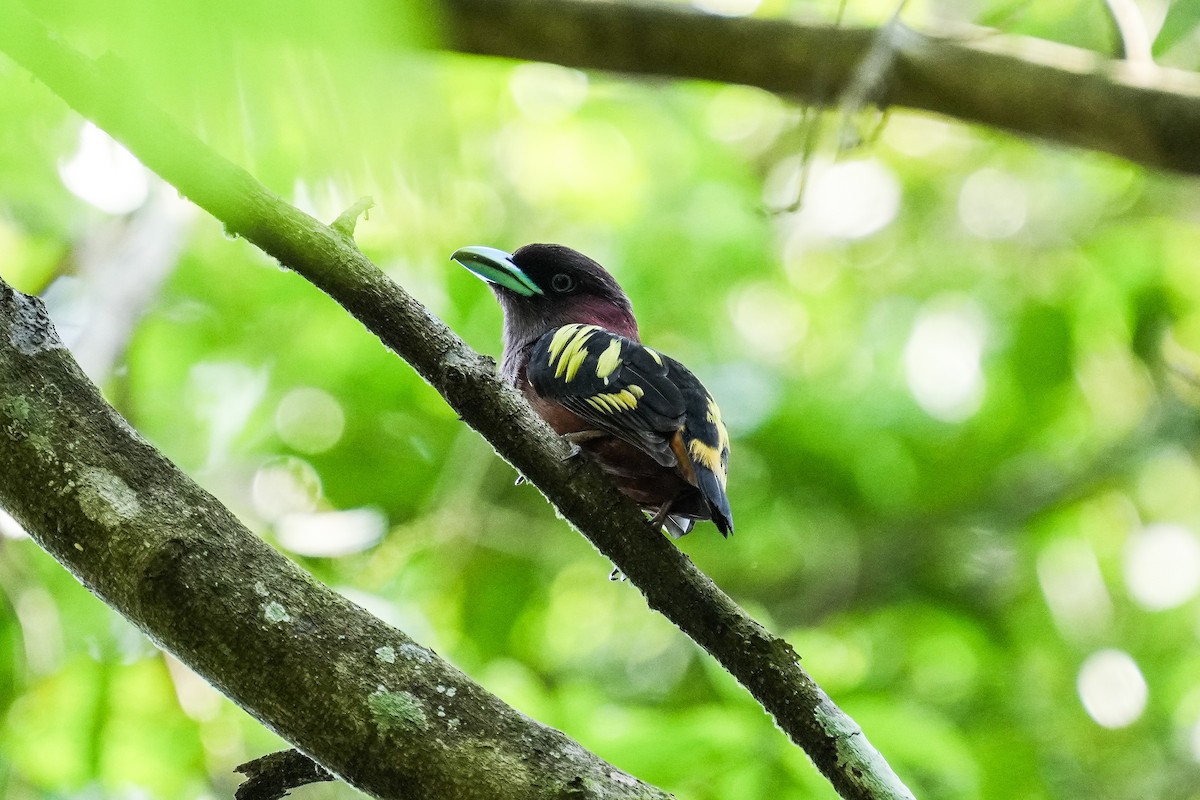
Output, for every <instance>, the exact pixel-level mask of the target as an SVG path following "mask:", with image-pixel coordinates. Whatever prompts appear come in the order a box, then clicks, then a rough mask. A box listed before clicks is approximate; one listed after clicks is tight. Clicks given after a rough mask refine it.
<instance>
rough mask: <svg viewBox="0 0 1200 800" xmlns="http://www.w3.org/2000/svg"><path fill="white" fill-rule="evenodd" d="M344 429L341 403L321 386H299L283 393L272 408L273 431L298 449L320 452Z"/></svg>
mask: <svg viewBox="0 0 1200 800" xmlns="http://www.w3.org/2000/svg"><path fill="white" fill-rule="evenodd" d="M345 429H346V415H345V413H344V412H343V411H342V405H341V403H339V402H338V401H337V399H336V398H334V396H333V395H331V394H330V393H329V392H326V391H324V390H323V389H317V388H315V387H312V386H301V387H299V388H297V389H293V390H291V391H290V392H288V393H287V394H285V395H284V396H283V399H282V400H280V401H279V405H278V407H276V409H275V431H276V432H277V433H278V434H279V438H280V439H282V440H283V441H284V443H286V444H287V445H288V446H289V447H291V448H293V449H295V450H299V451H300V452H301V453H323V452H325V451H326V450H328V449H329V448H331V447H333V446H334V445H335V444H337V443H338V440H339V439H341V438H342V432H343V431H344V430H345Z"/></svg>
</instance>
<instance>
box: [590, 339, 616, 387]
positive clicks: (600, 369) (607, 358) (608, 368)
mask: <svg viewBox="0 0 1200 800" xmlns="http://www.w3.org/2000/svg"><path fill="white" fill-rule="evenodd" d="M619 366H621V340H620V339H613V340H612V341H611V342H609V343H608V347H607V348H606V349H605V351H604V352H603V353H601V354H600V358H598V359H596V377H597V378H603V379H604V383H605V385H607V384H608V376H609V375H612V374H613V371H614V370H616V368H617V367H619Z"/></svg>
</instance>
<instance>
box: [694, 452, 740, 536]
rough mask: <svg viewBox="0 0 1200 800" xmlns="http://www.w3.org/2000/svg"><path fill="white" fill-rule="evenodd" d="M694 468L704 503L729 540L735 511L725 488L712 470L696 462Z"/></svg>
mask: <svg viewBox="0 0 1200 800" xmlns="http://www.w3.org/2000/svg"><path fill="white" fill-rule="evenodd" d="M693 467H694V468H695V470H696V482H697V483H698V484H699V486H700V493H701V494H702V495H704V502H706V503H707V504H708V510H709V512H710V513H711V514H712V521H713V524H714V525H716V526H717V530H719V531H720V532H721V535H722V536H724V537H726V538H728V537H729V536H730V535H731V534H732V533H733V511H732V510H731V509H730V508H729V497H728V495H726V494H725V487H724V486H722V485H721V482H720V481H719V480H717V476H716V475H715V474H714V473H713V471H712V470H710V469H708V468H707V467H705V466H704V465H702V464H696V463H694V462H693Z"/></svg>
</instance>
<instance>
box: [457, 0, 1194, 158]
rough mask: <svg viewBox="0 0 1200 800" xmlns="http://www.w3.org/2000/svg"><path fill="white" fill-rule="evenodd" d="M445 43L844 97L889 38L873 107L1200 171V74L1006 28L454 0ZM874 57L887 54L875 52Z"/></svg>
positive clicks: (547, 0)
mask: <svg viewBox="0 0 1200 800" xmlns="http://www.w3.org/2000/svg"><path fill="white" fill-rule="evenodd" d="M442 5H443V7H444V9H445V12H446V28H445V31H446V32H445V36H446V45H447V46H448V47H450V48H452V49H457V50H461V51H463V52H467V53H478V54H485V55H494V56H505V57H508V58H519V59H529V60H533V61H549V62H553V63H556V64H562V65H565V66H569V67H578V68H582V69H601V70H612V71H616V72H625V73H632V74H640V75H664V76H671V77H676V78H699V79H703V80H710V81H722V82H729V83H742V84H747V85H750V86H758V87H760V88H763V89H766V90H768V91H771V92H776V93H779V94H782V95H787V96H792V97H797V98H801V99H804V100H806V101H808V102H813V103H821V104H828V105H837V104H838V103H839V99H840V98H841V97H842V95H843V93H844V92H845V91H846V90H847V88H848V87H851V86H853V85H855V83H856V82H858V83H860V84H862V83H863V82H862V81H861V80H860V79H861V75H860V70H861V65H863V64H864V63H867V62H868V58H867V55H868V53H869V52H870V51H871V50H872V48H873V47H877V46H878V43H879V42H880V37H884V39H883V42H882V44H883V47H884V48H886V49H887V51H888V55H889V56H890V57H889V58H886V59H882V63H883V65H884V66H885V67H886V69H885V70H884V71H883V72H881V73H880V74H873V75H870V76H868V78H869V79H868V80H867V81H866V82H865V85H866V87H867V88H869V89H870V92H869V95H868V96H866V97H864V98H861V100H862V101H863V102H866V103H873V104H877V105H879V106H882V107H887V106H908V107H911V108H917V109H923V110H927V111H934V112H937V113H939V114H945V115H947V116H951V117H956V118H958V119H961V120H965V121H967V122H978V123H982V124H985V125H992V126H995V127H997V128H1003V129H1005V130H1009V131H1013V132H1015V133H1020V134H1027V135H1032V136H1037V137H1040V138H1043V139H1047V140H1050V141H1056V142H1062V143H1065V144H1071V145H1075V146H1077V147H1084V148H1089V149H1093V150H1102V151H1104V152H1107V153H1113V154H1115V155H1118V156H1122V157H1124V158H1127V159H1129V160H1130V161H1136V162H1138V163H1141V164H1145V165H1147V166H1152V167H1165V168H1167V169H1172V170H1178V171H1181V172H1189V173H1194V174H1195V173H1200V147H1198V146H1197V144H1196V143H1197V142H1200V76H1198V75H1195V74H1193V73H1189V72H1183V71H1180V70H1171V69H1162V68H1158V67H1155V66H1153V65H1149V64H1130V63H1128V62H1123V61H1113V60H1110V59H1107V58H1105V57H1103V56H1101V55H1099V54H1097V53H1093V52H1091V51H1087V50H1080V49H1078V48H1074V47H1068V46H1066V45H1061V44H1056V43H1054V42H1047V41H1041V40H1034V39H1024V38H1016V37H1005V36H1001V35H998V34H996V33H995V32H994V31H983V30H978V29H974V30H970V31H967V32H964V33H963V34H962V35H960V36H957V37H954V36H931V35H926V34H922V33H918V32H916V31H913V30H911V29H909V28H906V27H904V26H903V25H899V24H896V25H891V26H887V27H884V28H880V29H878V30H876V29H865V28H836V27H832V26H827V25H815V24H807V23H803V22H796V21H791V20H781V19H759V18H745V19H741V18H732V19H731V18H727V17H719V16H714V15H712V14H705V13H703V12H700V11H696V10H695V9H692V8H690V7H687V6H684V5H666V4H643V3H628V2H615V1H614V0H442ZM876 63H880V62H879V61H877V62H876Z"/></svg>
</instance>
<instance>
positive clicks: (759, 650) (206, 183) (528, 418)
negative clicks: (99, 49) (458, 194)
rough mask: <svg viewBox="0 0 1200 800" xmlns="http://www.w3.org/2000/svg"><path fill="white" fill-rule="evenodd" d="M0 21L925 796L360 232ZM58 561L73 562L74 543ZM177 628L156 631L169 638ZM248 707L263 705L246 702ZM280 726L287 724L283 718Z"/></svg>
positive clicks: (665, 607)
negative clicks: (309, 207) (369, 247)
mask: <svg viewBox="0 0 1200 800" xmlns="http://www.w3.org/2000/svg"><path fill="white" fill-rule="evenodd" d="M0 15H3V17H4V19H5V25H3V26H0V51H4V52H6V53H7V54H8V55H10V56H11V57H12V58H13V59H14V60H16V61H17V62H18V63H20V64H22V65H23V66H24V67H25V68H26V69H28V70H29V71H30V72H32V73H33V74H34V75H35V76H36V77H38V78H39V79H40V80H42V81H43V82H44V83H45V84H47V85H48V86H49V87H50V88H51V89H52V90H53V91H55V92H56V93H57V94H58V95H59V96H61V97H62V98H63V99H64V100H66V101H67V102H68V103H69V104H70V105H72V106H73V107H74V108H75V109H76V110H78V111H79V112H80V113H81V114H83V115H84V116H86V117H88V118H89V119H91V120H92V121H94V122H95V123H96V124H98V125H99V126H100V127H102V128H104V129H105V130H107V131H108V132H109V133H110V134H111V135H112V136H114V137H115V138H116V139H118V140H120V141H121V142H122V143H123V144H124V145H125V146H126V147H128V148H129V149H130V151H132V152H133V153H134V154H135V155H137V156H138V157H139V158H140V159H141V160H142V162H143V163H145V164H146V165H147V166H148V167H150V168H151V169H153V170H154V171H155V172H157V173H158V174H159V175H161V176H162V177H163V178H165V179H166V180H167V181H168V182H170V183H172V184H174V185H175V186H176V188H178V189H179V190H180V191H181V192H182V193H183V194H185V195H186V196H188V197H189V198H191V199H192V200H193V201H194V202H195V203H197V204H198V205H200V206H201V207H203V208H205V209H206V210H207V211H209V213H211V214H212V215H213V216H215V217H216V218H217V219H219V220H220V221H221V222H222V223H224V225H225V227H226V229H227V230H228V231H230V232H232V233H234V234H237V235H240V236H243V237H245V238H246V239H248V240H249V241H251V242H253V243H254V244H256V245H257V246H259V247H260V248H262V249H263V250H264V251H265V252H267V253H269V254H270V255H272V256H273V257H275V258H276V259H278V260H279V261H280V263H282V264H284V265H286V266H287V267H289V268H291V269H293V270H295V271H296V272H297V273H299V274H300V275H302V276H303V277H305V278H306V279H308V280H309V281H311V282H312V283H313V284H314V285H316V286H317V287H319V288H320V289H322V290H323V291H325V292H326V293H327V294H329V295H330V296H331V297H332V298H333V299H334V300H336V301H337V302H338V303H340V304H341V305H342V306H343V307H344V308H345V309H346V310H347V311H349V312H350V313H351V314H352V315H354V316H355V317H356V318H357V319H358V320H359V321H361V322H362V323H363V324H364V325H365V326H366V327H367V328H368V329H369V330H370V331H371V332H372V333H374V334H375V335H376V336H378V337H379V338H380V340H381V341H382V342H383V343H384V344H385V345H386V346H388V347H389V348H391V349H392V350H393V351H395V352H396V353H397V354H398V355H400V356H401V357H402V358H403V359H404V360H405V361H407V362H408V363H409V364H410V365H412V367H413V368H414V369H416V370H417V372H418V373H419V374H420V375H421V376H422V377H424V378H425V379H426V380H427V381H429V382H430V383H431V384H432V385H433V386H434V387H435V388H436V389H437V390H438V391H439V392H440V393H441V394H442V396H443V397H444V398H445V399H446V401H447V403H449V405H450V406H451V407H452V408H453V409H454V410H455V411H457V412H458V414H459V415H460V416H461V417H462V418H463V420H464V421H465V422H467V424H469V425H470V426H471V427H473V428H475V429H476V430H477V431H479V432H480V433H481V434H482V435H483V436H484V437H485V438H486V439H487V440H488V441H489V442H490V443H491V444H492V446H493V447H494V448H495V449H496V451H497V452H498V453H499V454H500V455H501V456H502V457H503V458H505V459H506V460H507V461H509V462H510V463H511V464H512V465H513V466H514V467H516V468H517V470H518V471H520V472H521V473H522V474H523V475H525V476H526V478H528V479H529V480H530V481H531V482H532V483H534V484H535V485H536V486H537V487H538V488H539V489H540V490H541V491H542V492H543V493H544V494H545V495H546V496H547V498H548V499H549V500H550V501H551V502H552V503H553V504H554V505H555V506H556V507H557V508H558V510H559V511H560V513H561V514H562V515H563V516H564V517H565V518H566V519H567V520H569V521H570V522H571V523H572V524H573V525H574V526H576V527H577V528H578V529H579V530H580V531H581V532H582V533H583V534H584V535H585V536H586V537H587V538H588V539H589V540H590V541H591V542H592V544H593V545H595V547H596V548H597V549H599V550H600V551H601V552H602V553H603V554H604V555H606V556H608V557H609V558H610V559H611V560H612V561H613V562H614V563H615V564H616V566H617V567H618V568H619V569H620V570H621V571H622V572H623V573H624V574H625V575H626V576H627V577H628V578H629V580H630V581H631V582H632V583H633V584H634V585H635V586H636V587H637V588H638V589H639V590H640V591H641V592H642V594H643V595H644V596H645V598H646V602H647V603H648V605H649V606H650V607H651V608H653V609H655V610H658V611H660V612H661V613H662V614H663V615H664V616H666V617H667V618H668V619H670V620H671V621H672V622H673V623H675V624H676V625H677V626H678V627H679V628H680V629H681V630H683V631H684V632H685V633H686V634H687V635H688V636H690V637H691V638H692V639H693V640H694V641H696V642H697V643H698V644H699V645H700V646H701V647H703V648H704V649H705V650H706V651H708V652H709V653H710V654H711V655H712V656H713V657H714V658H716V659H717V661H718V662H720V664H721V665H722V666H723V667H724V668H725V669H726V670H728V671H729V672H730V673H731V674H732V675H733V676H734V677H735V678H736V679H737V680H738V681H740V682H741V683H742V685H743V686H745V687H746V688H747V689H748V690H749V691H750V692H751V694H753V695H754V697H755V698H756V699H757V700H758V701H759V702H760V703H761V704H762V705H763V707H764V708H766V709H767V710H768V711H769V712H770V713H771V714H772V715H773V716H774V718H775V720H776V721H777V723H778V724H779V726H780V727H781V728H782V729H783V730H784V731H785V732H786V733H787V734H788V735H789V736H790V737H791V738H792V740H793V741H795V742H796V743H797V744H799V745H800V746H801V747H803V748H804V750H805V751H806V752H807V753H808V755H809V756H810V757H811V758H812V760H813V762H814V763H815V764H816V765H817V767H818V768H819V769H820V770H821V771H822V772H823V773H824V774H825V775H826V777H827V778H828V779H829V780H830V782H831V783H832V784H833V786H834V787H835V788H836V789H837V791H838V792H839V793H840V794H841V795H842V796H844V797H847V798H885V797H886V798H900V797H911V795H910V793H909V792H908V790H907V789H906V788H905V787H904V785H903V784H902V783H901V782H900V780H899V779H898V778H897V777H896V775H895V774H894V773H893V772H892V770H891V768H890V767H889V766H888V764H887V763H886V761H885V760H884V759H883V757H882V756H881V755H880V754H879V753H878V752H877V751H876V750H875V749H874V748H873V747H872V746H871V745H870V744H869V742H868V741H867V739H866V737H865V736H864V735H863V734H862V731H861V729H860V728H859V727H858V725H857V724H856V723H855V722H854V721H853V720H852V719H850V718H849V717H848V716H846V715H845V714H844V713H843V712H842V711H841V710H840V709H839V708H838V707H837V706H836V705H835V704H834V703H833V702H832V701H831V700H830V699H829V697H828V696H827V695H826V694H825V693H824V691H822V690H821V688H820V687H819V686H818V685H817V684H816V683H815V682H814V681H813V680H812V678H811V677H810V676H809V675H808V674H807V673H806V672H805V671H804V670H803V669H802V668H801V666H800V663H799V658H798V657H797V655H796V654H795V652H794V651H793V650H792V648H791V647H790V646H789V645H788V644H787V643H786V642H784V641H782V640H781V639H778V638H776V637H775V636H773V635H771V634H770V633H769V632H767V631H766V630H765V629H763V627H762V626H761V625H759V624H758V623H757V622H756V621H754V620H753V619H752V618H751V617H749V616H748V615H747V614H746V613H745V612H744V611H743V610H742V609H741V608H740V607H739V606H738V605H737V604H736V603H734V602H733V601H732V600H731V599H730V598H729V597H728V596H727V595H726V594H724V593H723V592H722V591H721V590H720V589H718V588H717V587H716V586H715V585H714V584H713V583H712V581H711V580H710V579H709V578H708V577H707V576H706V575H704V574H703V573H702V572H700V571H699V570H698V569H697V568H696V567H695V566H694V565H693V564H692V563H691V562H690V561H689V560H688V559H687V558H686V556H684V555H683V554H682V553H681V552H680V551H679V550H678V549H676V548H675V547H674V546H673V545H672V544H670V542H668V541H667V540H666V539H665V537H663V536H661V535H659V534H658V533H657V532H654V531H653V530H652V529H651V528H650V527H649V526H648V525H647V524H646V522H645V520H644V518H643V516H642V514H641V513H640V512H639V511H638V510H637V508H636V507H634V506H633V505H632V504H631V503H630V502H628V501H627V500H626V499H625V498H624V497H623V495H621V494H620V493H619V492H618V491H617V490H616V489H615V487H613V485H612V484H611V483H609V482H608V480H607V479H605V478H604V477H603V475H602V474H601V473H600V471H599V470H598V469H597V468H595V466H594V465H591V464H586V463H579V461H578V460H577V459H576V460H571V461H564V458H563V457H564V456H565V455H566V454H567V452H568V451H567V447H566V446H565V445H564V444H563V442H562V441H560V440H559V438H558V437H557V436H555V435H554V433H553V432H552V431H551V430H550V429H549V427H548V426H546V425H545V423H543V422H542V421H541V419H539V418H538V417H537V416H535V415H534V414H533V412H532V411H531V410H530V408H529V407H528V405H526V403H525V402H524V400H523V399H522V398H521V397H520V396H519V395H518V394H517V393H516V392H515V390H513V389H511V388H510V387H508V386H506V385H504V384H502V383H501V382H500V381H498V380H497V379H496V378H495V376H494V374H493V372H494V365H493V364H492V362H491V361H490V360H488V359H485V358H483V357H481V356H480V355H478V354H476V353H475V352H473V351H472V350H471V349H470V348H468V347H467V346H466V344H464V343H463V342H462V340H461V339H459V338H458V337H457V336H455V335H454V333H453V332H452V331H450V330H449V329H448V328H446V326H445V325H444V324H443V323H442V322H441V321H440V320H438V319H437V318H436V317H434V316H433V315H432V314H430V313H429V312H428V311H427V310H426V309H425V308H423V307H422V306H421V305H420V304H419V303H417V302H416V300H414V299H413V298H412V297H411V296H409V295H408V294H407V293H406V292H405V291H404V290H403V289H402V288H401V287H400V286H398V285H397V284H395V283H394V282H393V281H391V280H390V279H389V278H387V276H385V275H384V274H383V273H382V272H380V271H379V270H378V269H377V268H376V267H375V266H374V265H373V264H372V263H371V262H370V261H369V260H368V259H367V258H366V257H365V256H364V255H363V254H362V253H361V252H360V251H359V250H358V248H357V247H356V246H355V245H354V242H353V240H352V239H351V238H350V237H349V236H348V235H346V234H345V233H344V232H343V231H342V230H334V229H332V228H330V227H328V226H325V225H322V224H321V223H319V222H317V221H316V220H314V219H312V218H311V217H309V216H307V215H305V214H304V213H302V212H300V211H299V210H297V209H295V208H293V207H291V206H289V205H288V204H286V203H284V202H283V201H282V200H281V199H280V198H279V197H278V196H276V195H274V194H273V193H271V192H270V191H269V190H267V189H266V188H265V187H263V186H262V185H260V184H259V183H258V182H256V181H255V180H254V179H253V178H252V177H251V176H250V175H249V174H248V173H246V172H245V171H244V170H242V169H240V168H238V167H236V166H234V165H233V164H231V163H230V162H228V161H227V160H225V159H224V158H222V157H221V156H219V155H218V154H217V153H215V152H214V151H213V150H211V149H210V148H208V147H207V146H206V145H205V144H203V143H202V142H201V141H200V140H198V139H197V138H196V137H195V136H193V135H192V134H190V133H188V132H185V131H183V130H182V129H180V128H179V127H178V126H177V125H176V124H175V123H174V121H173V120H171V119H170V118H169V117H167V116H166V115H165V114H164V113H163V112H161V111H160V110H158V109H157V108H156V106H155V105H154V103H153V102H152V101H151V100H150V98H148V97H147V96H146V94H145V93H144V92H142V91H140V90H139V88H138V86H137V83H136V81H135V80H134V79H133V78H132V76H131V75H129V74H127V72H126V71H125V70H123V69H122V68H121V67H120V65H119V64H118V63H117V62H116V61H115V60H113V59H104V60H100V61H94V60H91V59H88V58H85V57H83V56H81V55H80V54H78V53H77V52H75V51H72V50H70V49H69V48H66V47H65V46H63V45H62V44H61V43H60V42H58V41H57V40H56V39H55V38H54V37H53V36H52V35H51V34H50V33H49V32H48V31H46V30H45V29H44V27H43V26H42V25H41V24H40V23H39V22H38V21H37V20H35V19H34V18H33V17H32V16H30V15H29V13H28V12H27V11H26V10H25V9H24V8H23V6H21V5H20V4H19V3H18V2H17V1H16V0H0ZM56 554H57V555H60V556H72V554H71V552H70V548H67V549H66V550H65V551H56ZM179 557H180V558H185V557H189V558H195V557H198V556H195V555H191V556H184V555H183V554H180V556H179ZM280 561H282V559H280ZM280 568H282V567H280ZM172 633H174V632H173V631H163V630H158V629H153V634H154V635H156V636H158V637H159V638H160V639H161V640H162V641H164V643H166V642H170V641H171V634H172ZM189 663H196V659H195V658H193V659H190V660H189ZM201 671H202V672H203V670H201ZM209 677H211V676H209ZM239 701H240V702H253V698H252V697H249V696H247V695H242V696H240V697H239ZM258 713H262V712H258ZM264 716H265V715H264ZM271 724H273V725H276V726H277V727H278V729H279V730H280V731H281V732H284V733H286V732H287V728H286V726H285V725H284V724H282V723H281V722H278V721H275V720H271ZM309 752H310V754H311V755H313V756H314V757H316V758H317V760H318V761H320V762H321V763H323V764H325V765H326V766H333V763H336V762H333V763H331V762H330V761H327V760H326V758H327V757H329V755H330V754H329V753H327V752H324V751H321V750H318V749H317V748H315V747H313V748H312V749H310V750H309ZM335 769H336V768H335Z"/></svg>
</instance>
